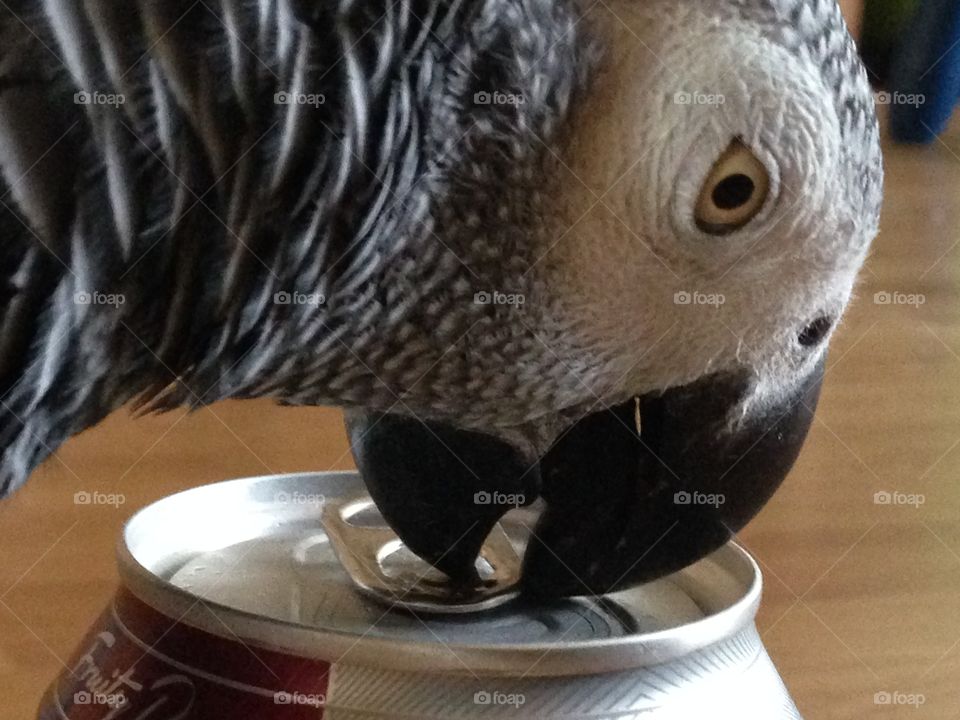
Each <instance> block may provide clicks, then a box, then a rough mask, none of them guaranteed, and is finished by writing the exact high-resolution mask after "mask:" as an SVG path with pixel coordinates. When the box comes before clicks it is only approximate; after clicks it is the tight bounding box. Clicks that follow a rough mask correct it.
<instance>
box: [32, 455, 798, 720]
mask: <svg viewBox="0 0 960 720" xmlns="http://www.w3.org/2000/svg"><path fill="white" fill-rule="evenodd" d="M362 493H363V484H362V481H361V480H360V478H359V477H358V475H357V474H356V473H307V474H296V475H279V476H269V477H259V478H250V479H243V480H234V481H229V482H224V483H218V484H215V485H209V486H205V487H200V488H197V489H193V490H189V491H186V492H183V493H180V494H177V495H173V496H170V497H168V498H165V499H163V500H161V501H159V502H157V503H155V504H153V505H151V506H149V507H147V508H146V509H144V510H141V511H140V512H139V513H138V514H137V515H135V516H134V517H133V518H132V519H131V520H130V521H129V522H128V524H127V526H126V528H125V530H124V532H123V535H122V537H121V539H120V542H119V549H118V556H119V568H120V577H121V586H120V588H119V589H118V591H117V593H116V595H115V597H114V598H113V600H112V602H111V603H110V606H109V607H108V608H107V609H106V611H105V612H104V614H103V615H102V617H101V618H100V619H99V620H98V621H97V622H96V623H95V624H94V626H93V628H92V629H91V630H90V631H89V633H88V635H87V637H86V638H85V639H84V640H83V641H82V642H81V644H80V646H79V648H78V650H77V652H76V653H75V655H74V657H73V658H72V659H71V660H70V662H69V663H68V667H69V669H68V670H66V671H64V672H63V673H62V674H61V676H60V677H59V678H57V679H56V681H55V682H54V683H53V684H52V686H51V687H50V689H49V690H48V692H47V694H46V695H45V697H44V699H43V701H42V706H41V708H40V711H39V714H38V719H39V720H114V719H117V720H232V719H234V718H236V719H238V720H306V719H307V718H310V719H311V720H317V719H318V718H323V719H325V720H361V719H363V720H372V719H373V718H377V719H379V720H383V719H385V718H391V719H392V718H396V719H397V720H400V719H403V720H410V719H417V720H459V719H461V718H463V719H468V718H524V719H526V718H531V719H532V718H552V719H556V720H575V719H577V720H587V719H588V718H589V719H590V720H614V719H616V720H633V719H636V720H640V719H642V720H660V719H664V720H666V719H668V718H670V719H673V718H706V717H709V718H737V720H751V719H752V718H757V719H760V718H763V720H780V719H783V720H787V719H790V718H799V717H800V715H799V713H798V711H797V709H796V707H795V706H794V703H793V702H792V701H791V700H790V697H789V694H788V693H787V691H786V688H785V687H784V684H783V682H782V681H781V679H780V676H779V675H778V673H777V671H776V669H775V668H774V666H773V664H772V662H771V661H770V658H769V656H768V655H767V653H766V651H765V649H764V647H763V645H762V643H761V641H760V637H759V635H758V633H757V629H756V627H755V624H754V620H755V616H756V611H757V608H758V606H759V602H760V595H761V575H760V571H759V568H758V566H757V564H756V563H755V562H754V561H753V559H752V558H751V557H750V556H749V555H748V554H747V553H746V552H745V551H744V550H743V549H741V548H740V547H739V546H737V545H736V544H733V543H731V544H728V545H727V546H725V547H723V548H721V549H720V550H718V551H717V552H715V553H713V554H712V555H710V556H709V557H707V558H705V559H703V560H701V561H700V562H698V563H696V564H694V565H692V566H690V567H688V568H686V569H685V570H682V571H680V572H678V573H676V574H674V575H671V576H669V577H667V578H663V579H661V580H659V581H657V582H653V583H649V584H647V585H643V586H640V587H636V588H633V589H630V590H626V591H622V592H618V593H612V594H609V595H606V596H603V597H582V598H573V599H569V600H563V601H557V602H554V603H549V604H542V605H530V604H527V603H525V602H524V601H523V599H522V598H519V599H517V598H514V597H512V596H511V595H510V594H509V593H501V594H497V593H494V594H493V596H494V597H495V598H497V600H496V602H493V601H490V600H489V599H488V598H487V599H483V605H484V607H483V608H481V609H474V610H473V611H471V612H461V613H460V614H450V613H444V612H433V611H431V610H430V608H429V607H427V608H424V607H422V606H423V602H421V600H422V598H421V599H416V598H415V599H414V601H410V600H409V598H407V597H406V595H405V594H404V593H405V592H406V590H401V591H399V592H398V594H397V595H396V597H395V599H394V601H393V602H390V598H389V597H387V598H384V597H375V593H374V594H371V592H370V588H366V589H365V588H363V587H358V578H357V577H355V576H354V575H351V573H350V572H349V571H348V570H347V569H346V566H347V565H350V563H344V562H342V561H341V559H340V558H339V557H338V554H337V553H338V552H339V553H340V554H341V555H343V553H344V552H347V553H351V554H352V553H353V552H354V551H353V548H352V547H351V546H350V543H349V541H348V543H347V547H346V548H344V547H339V548H336V547H334V543H333V542H332V540H331V533H329V532H328V531H327V530H325V529H324V528H325V526H324V524H322V523H321V521H320V518H321V517H322V516H323V514H324V513H325V512H329V508H330V506H332V505H335V506H337V507H343V503H344V501H345V500H347V499H350V498H356V497H358V496H361V495H362ZM351 502H352V501H351ZM358 502H360V504H359V505H356V504H354V505H353V506H351V507H353V508H354V510H356V509H357V508H360V511H359V512H352V513H351V514H350V516H349V517H348V524H349V526H350V527H351V528H353V529H354V530H357V531H370V532H373V533H376V534H377V536H378V537H387V533H388V531H387V530H386V528H385V527H384V526H383V523H382V519H381V518H379V516H378V514H377V513H376V511H375V508H373V507H372V505H369V504H368V505H363V503H362V501H358ZM535 512H536V510H535V509H534V510H530V509H521V510H518V511H516V513H514V512H512V513H511V514H509V515H508V516H507V517H506V518H505V520H504V523H503V529H504V533H505V535H506V536H507V537H508V538H509V539H510V542H511V543H513V544H514V546H515V547H516V549H517V551H518V554H519V553H520V552H522V545H523V539H524V537H525V533H526V534H528V530H527V528H529V527H531V526H532V525H531V523H532V522H533V521H534V520H535V518H533V517H531V516H530V513H535ZM328 527H329V526H328ZM353 561H354V562H353V565H355V566H357V567H364V566H365V565H366V563H368V562H373V563H375V564H376V565H377V568H376V569H375V570H373V571H371V572H372V574H371V577H376V578H379V579H380V581H383V583H385V584H386V585H385V586H386V587H387V591H388V592H389V583H391V582H396V583H397V587H400V588H407V589H409V588H410V587H413V586H421V587H422V586H427V587H429V586H436V585H438V584H440V582H441V581H440V579H439V578H436V577H433V576H432V575H431V573H430V570H429V569H426V570H424V567H425V566H422V564H420V561H419V560H418V559H416V558H414V557H413V556H412V555H410V554H409V553H407V552H406V551H405V550H404V549H403V547H402V546H401V545H400V544H399V542H393V543H390V542H384V543H382V544H380V545H378V546H377V547H376V549H375V552H373V553H372V554H371V555H370V556H366V555H364V551H357V555H356V557H353ZM367 569H369V568H367ZM411 577H414V578H415V582H411ZM361 584H362V583H361ZM374 584H376V583H374Z"/></svg>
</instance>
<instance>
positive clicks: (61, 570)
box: [0, 132, 960, 720]
mask: <svg viewBox="0 0 960 720" xmlns="http://www.w3.org/2000/svg"><path fill="white" fill-rule="evenodd" d="M887 162H888V166H889V190H888V198H889V199H888V202H887V206H886V214H885V218H884V230H883V234H882V236H881V238H880V239H879V241H878V243H877V246H876V250H875V253H874V256H873V259H872V260H871V262H870V264H869V268H868V270H867V271H866V272H865V273H864V277H863V283H862V285H861V287H860V292H859V294H860V300H859V302H858V303H857V304H856V306H855V307H854V308H853V310H852V311H851V312H850V313H849V315H848V317H847V320H846V323H845V325H844V327H843V328H842V331H841V332H840V335H839V337H838V338H837V339H836V341H835V343H834V347H833V351H832V355H831V358H830V364H831V370H830V372H829V380H828V382H827V384H826V387H825V391H824V396H823V401H822V404H821V408H820V412H819V415H818V418H817V421H816V424H815V426H814V428H813V431H812V433H811V435H810V439H809V442H808V444H807V447H806V450H805V451H804V453H803V455H802V457H801V460H800V462H799V464H798V465H797V468H796V469H795V471H794V472H793V474H792V475H791V477H790V478H789V480H788V481H787V483H786V485H785V487H784V488H783V490H782V491H781V492H780V493H779V494H778V495H777V496H776V498H775V499H774V500H773V502H772V503H771V504H770V505H769V506H768V508H767V509H766V510H765V511H764V512H763V513H762V515H761V516H760V517H759V518H758V519H757V520H756V521H755V522H754V523H753V524H752V525H751V526H750V527H749V528H748V530H747V531H746V532H745V533H744V534H743V541H744V542H745V543H746V545H747V546H748V547H749V548H750V549H751V550H752V551H753V552H754V553H755V555H756V556H757V558H758V559H759V560H760V562H761V563H762V564H763V567H764V569H765V573H766V583H767V584H766V598H765V602H764V605H763V609H762V611H761V615H760V626H761V629H762V632H763V635H764V638H765V641H766V643H767V645H768V647H769V649H770V652H771V653H772V655H773V657H774V659H775V661H776V662H777V664H778V666H779V667H780V669H781V671H782V673H783V675H784V677H785V678H786V680H787V682H788V683H789V685H790V686H791V688H792V691H793V693H794V695H795V697H796V700H797V702H798V704H799V706H800V708H801V709H802V711H803V712H804V713H805V716H806V717H807V718H808V719H811V718H812V719H827V718H835V719H837V720H841V719H842V720H846V719H847V718H862V717H874V716H875V715H876V716H877V717H883V718H904V719H907V718H909V719H910V720H917V719H919V718H924V719H930V720H955V719H956V718H958V717H960V682H958V679H960V479H958V471H960V272H958V268H960V247H958V244H960V132H954V133H953V134H951V135H949V136H948V137H946V138H945V140H944V143H943V144H939V145H937V146H935V147H933V148H930V149H891V150H889V152H888V155H887ZM878 292H901V293H905V294H911V293H914V294H917V293H918V294H922V295H923V296H924V299H925V302H924V304H922V305H919V306H916V307H914V306H908V305H892V304H891V305H884V304H876V303H875V302H874V295H875V293H878ZM350 466H351V460H350V457H349V455H348V452H347V445H346V441H345V438H344V435H343V431H342V429H341V426H340V419H339V415H338V413H336V412H334V411H330V410H325V409H289V408H278V407H274V406H272V405H271V404H269V403H266V402H250V403H226V404H221V405H217V406H215V407H213V408H208V409H204V410H201V411H199V412H196V413H194V414H192V415H186V414H184V413H181V412H177V413H173V414H169V415H165V416H160V417H148V418H144V419H141V420H138V421H135V422H134V421H132V420H131V419H130V418H129V417H128V415H127V414H126V413H124V412H121V413H118V414H117V415H115V416H114V417H112V418H110V419H109V420H108V421H107V422H106V423H104V424H103V425H101V426H100V427H98V428H96V429H94V430H92V431H90V432H88V433H86V434H84V435H83V436H81V437H79V438H76V439H74V440H73V441H71V442H70V443H68V444H67V445H66V446H65V447H64V448H63V450H62V451H61V452H60V453H58V456H57V457H56V458H55V459H52V460H50V461H49V462H48V463H47V464H46V465H44V467H43V468H42V469H41V470H40V471H39V472H38V473H37V475H36V476H35V477H34V479H33V481H32V482H31V483H30V485H29V486H28V487H27V489H26V490H24V491H23V492H21V493H20V494H18V495H17V496H16V497H14V498H13V499H12V500H11V501H10V502H8V503H5V504H2V505H0V689H2V701H0V702H2V706H3V712H2V716H3V717H5V718H6V717H9V718H29V717H31V713H32V712H33V710H34V708H35V706H36V703H37V701H38V698H39V697H40V695H41V693H42V691H43V689H44V687H45V686H46V685H47V683H48V682H49V681H50V680H51V678H52V677H53V676H54V675H56V674H57V673H58V671H59V670H60V669H61V665H62V663H63V662H64V661H65V660H66V659H67V657H68V654H69V653H70V652H71V651H72V650H73V648H74V646H75V644H76V643H77V641H78V639H79V638H80V636H81V634H82V633H83V632H84V630H85V628H86V627H87V625H88V624H89V623H90V622H91V621H92V620H93V618H94V617H95V616H96V615H97V614H98V612H99V611H100V610H101V608H102V607H103V606H104V604H105V603H106V602H107V600H108V598H109V597H110V594H111V592H112V591H113V588H114V585H115V583H116V574H115V571H114V565H113V548H114V543H115V540H116V537H117V533H118V531H119V529H120V527H121V524H122V523H123V521H124V518H126V517H127V516H128V515H129V514H130V513H132V512H133V511H134V510H135V509H136V508H139V507H141V506H143V505H145V504H147V503H149V502H151V501H153V500H156V499H158V498H160V497H162V496H164V495H167V494H168V493H171V492H174V491H176V490H179V489H182V488H187V487H191V486H193V485H197V484H200V483H206V482H212V481H215V480H219V479H223V478H230V477H240V476H245V475H253V474H262V473H274V472H288V471H295V470H305V469H315V470H327V469H332V468H337V469H342V468H348V467H350ZM80 491H87V492H91V491H101V492H114V493H116V492H120V493H123V494H124V495H125V496H126V502H125V504H123V505H122V506H121V507H120V508H119V509H112V508H107V507H82V506H81V507H78V506H76V505H75V504H74V493H76V492H80ZM880 491H890V492H892V491H897V492H902V493H914V494H922V495H923V496H924V499H925V502H924V503H923V504H922V505H921V506H919V507H903V506H900V507H894V506H885V505H877V504H875V503H874V494H875V493H877V492H880ZM170 532H171V533H175V532H177V528H176V527H171V528H170ZM882 691H889V692H894V691H898V692H902V693H913V694H922V695H923V696H924V698H925V703H924V704H923V705H922V706H921V707H919V708H914V707H904V706H901V707H879V706H876V705H875V704H874V694H875V693H877V692H882ZM881 711H882V713H883V714H882V715H879V713H880V712H881Z"/></svg>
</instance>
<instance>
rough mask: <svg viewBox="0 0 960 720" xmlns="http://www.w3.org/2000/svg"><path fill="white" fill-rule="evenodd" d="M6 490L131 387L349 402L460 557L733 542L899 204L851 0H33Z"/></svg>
mask: <svg viewBox="0 0 960 720" xmlns="http://www.w3.org/2000/svg"><path fill="white" fill-rule="evenodd" d="M0 178H2V179H0V276H2V280H3V283H2V299H0V311H2V315H0V317H2V331H0V491H2V493H3V494H7V493H10V492H11V491H13V490H14V489H15V488H17V487H18V486H20V485H21V484H22V483H23V482H24V481H25V480H26V479H27V477H28V476H29V474H30V473H31V471H32V469H33V468H34V467H36V465H37V464H38V463H40V462H41V461H42V460H43V459H44V458H45V457H46V456H48V455H49V454H50V453H51V452H53V451H55V450H56V448H57V447H58V446H59V445H60V444H61V443H62V442H63V441H64V440H66V439H67V438H69V437H70V436H72V435H74V434H76V433H78V432H80V431H82V430H83V429H85V428H87V427H90V426H92V425H94V424H95V423H97V422H98V421H100V420H101V419H102V418H104V417H105V416H106V415H107V414H109V413H110V412H112V411H114V410H115V409H117V408H120V407H121V406H124V405H127V404H130V403H135V404H136V405H137V406H138V407H141V408H144V409H147V410H164V409H169V408H173V407H177V406H181V405H188V406H201V405H204V404H207V403H212V402H214V401H218V400H221V399H224V398H255V397H270V398H275V399H277V400H279V401H281V402H284V403H290V404H302V405H335V406H340V407H343V408H345V409H346V411H347V415H348V427H349V430H350V434H351V439H352V442H353V446H354V450H355V453H356V457H357V461H358V464H359V466H360V469H361V471H362V472H363V475H364V478H365V480H366V482H367V484H368V486H369V488H370V490H371V494H372V495H373V497H374V499H375V500H376V501H377V503H378V505H379V506H380V507H381V510H382V511H383V514H384V516H385V518H386V519H387V520H388V521H389V522H390V524H391V525H393V526H394V528H395V529H396V530H397V532H398V533H399V534H400V536H401V538H403V539H404V540H405V541H406V542H407V543H408V545H409V546H410V547H411V548H412V549H413V550H414V551H415V552H417V553H418V554H420V555H421V556H422V557H423V558H425V559H426V560H428V561H429V562H431V563H433V564H434V565H436V566H437V567H438V568H440V569H442V570H443V571H444V572H446V573H447V574H448V575H450V576H451V577H452V578H454V579H455V580H458V581H463V582H469V581H471V580H472V579H475V574H476V557H477V552H478V551H479V549H480V546H481V544H482V542H483V539H484V537H485V536H486V534H487V533H488V532H489V530H490V528H491V527H492V526H493V525H494V524H495V523H496V522H497V521H498V520H499V519H500V518H501V517H502V516H503V515H504V513H506V512H507V511H508V510H509V509H510V508H511V507H513V506H514V505H518V504H529V503H531V502H533V501H534V500H536V499H537V498H541V499H542V502H543V504H544V506H545V510H544V511H543V513H542V515H541V518H540V520H539V524H538V525H537V526H536V527H535V528H533V529H532V531H531V532H532V535H531V540H530V543H529V546H528V548H527V550H526V556H525V559H524V587H525V589H526V590H527V592H529V593H530V594H531V595H533V596H538V595H542V596H561V595H571V594H579V593H584V592H605V591H607V590H611V589H616V588H618V587H621V586H624V585H627V584H630V583H637V582H642V581H645V580H649V579H651V578H654V577H657V576H660V575H662V574H665V573H668V572H671V571H673V570H676V569H678V568H679V567H682V566H684V565H686V564H687V563H689V562H692V561H693V560H696V559H698V558H699V557H701V556H703V555H705V554H707V553H709V552H711V551H712V550H713V549H715V548H716V547H718V546H719V545H720V544H722V543H723V542H725V541H726V539H728V538H729V536H730V534H731V533H734V532H736V531H737V530H739V528H740V527H742V526H743V525H744V524H745V523H746V522H747V521H748V520H749V519H750V518H751V517H752V516H753V515H754V514H755V513H756V512H757V511H758V510H759V509H760V508H761V507H762V506H763V504H764V503H765V502H766V501H767V500H768V499H769V497H770V496H771V494H772V493H773V492H774V490H775V489H776V488H777V486H778V485H779V483H780V482H781V481H782V479H783V478H784V476H785V475H786V473H787V472H788V471H789V469H790V467H791V465H792V464H793V461H794V459H795V458H796V455H797V452H798V451H799V449H800V446H801V444H802V443H803V440H804V438H805V435H806V432H807V429H808V426H809V424H810V422H811V417H812V414H813V412H814V407H815V404H816V400H817V396H818V392H819V387H820V380H821V376H822V372H823V367H824V358H825V354H826V349H827V344H828V340H829V337H830V335H831V334H832V332H833V331H834V329H835V328H836V326H837V324H838V322H839V320H840V318H841V315H842V313H843V311H844V309H845V307H846V305H847V304H848V302H849V300H850V298H851V296H852V293H853V291H854V286H855V280H856V276H857V274H858V271H859V269H860V267H861V265H862V263H863V262H864V259H865V256H866V254H867V252H868V248H869V245H870V243H871V241H872V239H873V237H874V236H875V234H876V233H877V229H878V216H879V210H880V205H881V186H882V163H881V153H880V146H879V132H878V126H877V120H876V116H875V110H874V102H873V95H872V92H871V89H870V87H869V83H868V81H867V77H866V73H865V71H864V69H863V67H862V66H861V63H860V61H859V59H858V55H857V52H856V49H855V47H854V43H853V41H852V40H851V38H850V36H849V35H848V33H847V30H846V26H845V25H844V21H843V19H842V16H841V13H840V10H839V8H838V6H837V3H836V1H835V0H607V1H606V2H601V3H596V4H594V3H592V2H588V1H587V0H396V1H394V0H367V1H366V2H354V1H353V0H6V2H4V3H2V4H0Z"/></svg>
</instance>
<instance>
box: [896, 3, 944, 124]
mask: <svg viewBox="0 0 960 720" xmlns="http://www.w3.org/2000/svg"><path fill="white" fill-rule="evenodd" d="M888 87H889V92H888V93H887V94H886V95H883V94H881V96H880V98H881V100H880V101H881V102H885V101H886V102H889V103H890V104H891V108H890V118H891V131H892V133H893V137H894V139H895V140H897V141H899V142H906V143H931V142H933V141H934V140H935V139H936V137H937V136H938V135H939V134H940V133H941V132H943V131H944V130H945V129H946V126H947V123H948V122H949V121H950V117H951V116H952V115H953V110H954V107H955V106H956V104H957V101H958V100H960V2H958V1H957V0H921V2H920V4H919V7H918V9H917V12H916V14H915V15H914V17H913V19H912V21H911V23H910V25H909V27H908V28H907V30H906V32H905V33H904V34H903V35H902V40H901V42H900V46H899V47H898V49H897V51H896V54H895V56H894V58H893V63H892V64H891V67H890V78H889V83H888Z"/></svg>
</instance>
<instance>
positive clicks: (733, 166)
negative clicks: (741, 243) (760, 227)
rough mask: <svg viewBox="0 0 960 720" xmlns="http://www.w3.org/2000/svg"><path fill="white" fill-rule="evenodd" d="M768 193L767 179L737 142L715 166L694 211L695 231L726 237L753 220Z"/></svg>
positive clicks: (754, 158) (760, 165)
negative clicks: (696, 229) (698, 229)
mask: <svg viewBox="0 0 960 720" xmlns="http://www.w3.org/2000/svg"><path fill="white" fill-rule="evenodd" d="M769 192H770V175H769V174H768V173H767V170H766V168H765V167H764V166H763V163H761V162H760V161H759V160H758V159H757V157H756V155H754V154H753V153H752V152H751V151H750V149H749V148H748V147H747V146H746V145H744V144H743V143H742V142H740V141H739V140H734V141H733V142H732V143H730V147H728V148H727V150H726V152H724V153H723V155H722V156H721V157H720V159H719V160H717V162H716V163H715V164H714V166H713V169H712V170H711V171H710V175H709V176H708V177H707V181H706V183H704V185H703V189H702V190H701V191H700V198H699V199H698V200H697V207H696V210H695V215H696V221H697V227H699V228H700V229H701V230H702V231H703V232H705V233H709V234H710V235H729V234H730V233H732V232H735V231H737V230H739V229H740V228H742V227H743V226H744V225H746V224H747V223H749V222H750V221H751V220H753V218H755V217H756V216H757V215H758V214H759V212H760V210H761V209H762V208H763V204H764V202H765V201H766V199H767V195H768V194H769Z"/></svg>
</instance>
